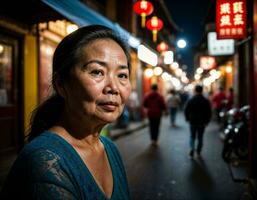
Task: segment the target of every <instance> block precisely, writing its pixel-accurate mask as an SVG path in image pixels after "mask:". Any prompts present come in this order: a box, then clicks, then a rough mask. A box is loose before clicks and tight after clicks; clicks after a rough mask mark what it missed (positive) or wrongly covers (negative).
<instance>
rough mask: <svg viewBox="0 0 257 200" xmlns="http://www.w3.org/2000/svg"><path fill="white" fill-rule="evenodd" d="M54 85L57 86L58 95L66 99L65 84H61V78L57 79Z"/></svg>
mask: <svg viewBox="0 0 257 200" xmlns="http://www.w3.org/2000/svg"><path fill="white" fill-rule="evenodd" d="M54 85H55V90H56V92H57V94H59V95H60V96H61V97H62V98H65V88H64V84H63V83H62V82H61V80H60V78H59V77H56V78H55V81H54Z"/></svg>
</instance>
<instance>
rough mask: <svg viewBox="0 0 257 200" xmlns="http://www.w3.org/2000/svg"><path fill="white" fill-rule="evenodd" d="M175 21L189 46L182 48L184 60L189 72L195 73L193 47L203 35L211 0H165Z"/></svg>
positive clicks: (181, 35) (181, 52) (180, 35)
mask: <svg viewBox="0 0 257 200" xmlns="http://www.w3.org/2000/svg"><path fill="white" fill-rule="evenodd" d="M164 2H165V4H166V5H167V7H168V9H169V11H170V14H171V17H172V19H173V21H174V22H175V23H176V24H177V26H178V27H180V28H181V29H183V32H182V33H180V34H179V35H178V37H182V38H184V39H186V41H187V45H188V46H187V47H186V48H185V49H181V50H179V51H180V54H181V56H182V61H183V62H184V64H185V65H187V72H188V73H189V74H190V75H191V76H192V75H193V52H192V47H193V46H195V45H197V44H198V42H199V41H200V39H201V38H202V36H203V31H204V23H203V22H204V18H205V16H206V15H207V11H208V8H209V2H210V0H193V1H190V0H164Z"/></svg>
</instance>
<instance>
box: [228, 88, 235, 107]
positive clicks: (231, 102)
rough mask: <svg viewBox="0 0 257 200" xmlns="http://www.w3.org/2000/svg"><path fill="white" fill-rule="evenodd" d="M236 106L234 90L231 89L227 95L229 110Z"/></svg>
mask: <svg viewBox="0 0 257 200" xmlns="http://www.w3.org/2000/svg"><path fill="white" fill-rule="evenodd" d="M233 106H234V89H233V88H232V87H231V88H229V90H228V94H227V110H229V109H231V108H232V107H233Z"/></svg>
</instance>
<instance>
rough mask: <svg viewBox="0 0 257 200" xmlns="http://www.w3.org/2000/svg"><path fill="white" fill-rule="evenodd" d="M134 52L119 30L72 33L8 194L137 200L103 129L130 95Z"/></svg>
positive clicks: (59, 55) (6, 189) (6, 196)
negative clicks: (119, 33)
mask: <svg viewBox="0 0 257 200" xmlns="http://www.w3.org/2000/svg"><path fill="white" fill-rule="evenodd" d="M129 70H130V61H129V52H128V51H127V47H126V45H125V43H123V40H122V39H121V38H120V37H119V36H117V35H116V34H115V32H113V31H112V30H111V29H109V28H107V27H104V26H100V25H91V26H86V27H82V28H80V29H78V30H76V31H75V32H73V33H71V34H70V35H68V36H66V37H65V38H64V39H63V40H62V41H61V43H60V44H59V45H58V46H57V48H56V50H55V53H54V57H53V75H52V84H53V88H54V89H55V93H53V94H52V96H50V97H49V99H48V100H47V101H45V102H44V103H43V104H42V105H40V106H39V107H38V108H37V110H36V111H35V113H34V117H33V118H32V122H31V130H30V133H29V141H30V142H29V143H28V144H27V145H26V146H25V147H24V148H23V150H22V151H21V152H20V154H19V156H18V158H17V160H16V161H15V163H14V165H13V167H12V169H11V171H10V173H9V175H8V177H7V179H6V182H5V184H4V186H3V190H2V194H1V197H0V199H91V200H95V199H103V200H104V199H130V195H129V189H128V183H127V179H126V174H125V169H124V166H123V162H122V159H121V157H120V154H119V151H118V149H117V147H116V145H115V144H114V143H113V142H112V141H111V140H109V139H108V138H106V137H104V136H101V135H100V132H101V129H102V128H103V127H104V126H105V125H106V124H108V123H111V122H114V121H115V120H116V119H117V118H118V117H119V116H120V114H121V113H122V110H123V107H124V105H125V102H126V100H127V99H128V97H129V94H130V88H131V85H130V81H129Z"/></svg>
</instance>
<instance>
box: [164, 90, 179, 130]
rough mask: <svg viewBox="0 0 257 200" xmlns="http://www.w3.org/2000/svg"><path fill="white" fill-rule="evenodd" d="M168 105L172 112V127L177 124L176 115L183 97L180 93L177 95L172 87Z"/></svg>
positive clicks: (170, 112)
mask: <svg viewBox="0 0 257 200" xmlns="http://www.w3.org/2000/svg"><path fill="white" fill-rule="evenodd" d="M166 102H167V106H168V110H169V114H170V123H171V126H172V127H175V126H176V123H175V122H176V116H177V112H178V109H179V106H180V103H181V99H180V97H179V95H177V93H176V91H175V90H174V89H171V90H170V91H169V94H168V96H167V100H166Z"/></svg>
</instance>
